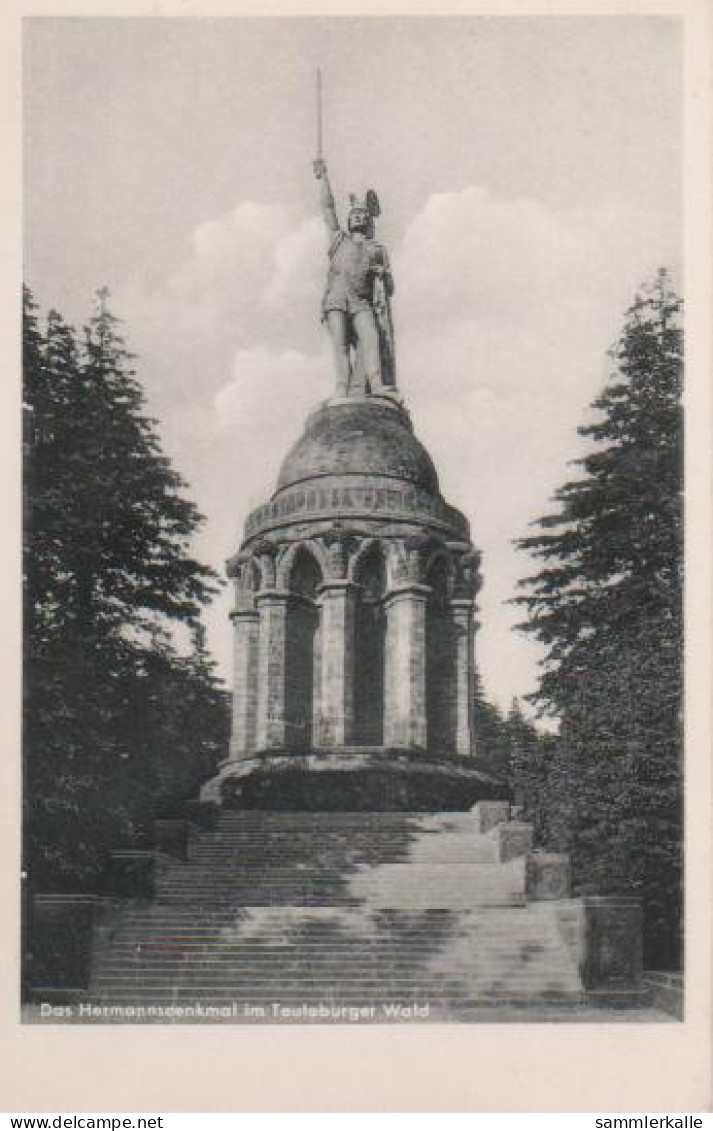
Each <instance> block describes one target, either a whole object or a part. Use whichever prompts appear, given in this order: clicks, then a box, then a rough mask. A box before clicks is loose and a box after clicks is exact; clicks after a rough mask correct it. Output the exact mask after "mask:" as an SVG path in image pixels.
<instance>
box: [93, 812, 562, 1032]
mask: <svg viewBox="0 0 713 1131" xmlns="http://www.w3.org/2000/svg"><path fill="white" fill-rule="evenodd" d="M496 832H497V830H493V831H492V832H490V833H486V834H484V835H481V834H479V833H478V831H477V826H476V821H475V817H474V814H472V813H442V814H422V813H419V814H414V813H396V812H394V813H336V812H332V813H326V812H322V813H317V812H315V813H305V812H299V813H296V812H280V813H278V812H264V811H261V812H256V811H252V812H249V811H248V812H239V813H238V812H232V813H223V814H222V815H221V816H220V817H219V819H218V823H217V825H216V827H215V828H214V829H213V830H211V831H207V832H203V833H201V834H200V835H198V836H197V837H196V838H195V839H194V840H193V841H192V843H191V845H190V849H189V854H188V859H187V860H186V861H179V860H173V859H169V858H166V857H163V858H162V860H161V865H160V867H159V868H158V874H157V877H156V882H155V895H154V899H153V900H151V901H147V902H144V903H134V904H133V905H131V906H125V907H124V908H123V909H122V910H121V912H120V914H118V915H117V917H116V919H115V921H114V923H113V924H112V925H111V926H110V928H108V929H104V930H103V931H102V932H100V933H99V934H98V936H97V942H96V946H95V954H94V959H93V963H92V982H91V986H90V991H89V994H88V997H89V998H90V1000H91V1001H92V1002H95V1003H100V1004H107V1003H113V1004H116V1005H122V1004H123V1005H128V1004H133V1005H137V1004H141V1005H144V1006H146V1005H154V1006H162V1007H165V1006H167V1005H174V1006H175V1005H183V1006H191V1005H193V1004H195V1003H201V1004H202V1005H204V1006H205V1005H212V1006H214V1007H217V1008H221V1009H225V1010H229V1009H231V1008H232V1009H233V1011H234V1019H241V1017H242V1018H243V1019H250V1020H268V1021H269V1020H275V1019H277V1015H276V1013H275V1010H276V1009H280V1010H282V1011H283V1013H287V1014H289V1016H290V1017H292V1016H293V1015H292V1014H291V1013H290V1011H291V1010H295V1011H297V1014H296V1015H294V1018H293V1019H300V1020H305V1019H318V1020H319V1019H326V1018H323V1017H316V1018H313V1017H312V1018H310V1017H307V1016H304V1015H301V1014H300V1012H299V1011H300V1010H303V1011H304V1010H305V1009H307V1007H311V1008H313V1010H317V1011H319V1009H320V1008H321V1009H322V1012H324V1009H325V1008H335V1009H336V1008H347V1007H350V1006H353V1007H354V1008H362V1009H365V1010H367V1011H369V1010H370V1011H371V1013H370V1014H369V1016H370V1017H371V1018H372V1019H374V1020H377V1021H386V1020H389V1019H397V1020H398V1019H399V1018H400V1017H402V1016H403V1017H408V1016H409V1010H410V1009H413V1007H414V1006H416V1007H417V1009H420V1010H421V1014H420V1016H421V1017H422V1018H423V1019H426V1017H428V1019H430V1020H446V1019H458V1018H467V1016H468V1012H469V1010H471V1009H473V1008H474V1007H477V1006H478V1005H483V1004H484V1003H501V1004H502V1003H510V1004H517V1003H521V1004H527V1003H535V1002H539V1003H542V1002H549V1003H553V1002H554V1003H560V1004H567V1005H571V1004H577V1003H580V1002H581V1001H582V999H583V988H582V984H581V979H580V973H579V969H578V960H577V946H576V939H575V938H574V937H573V928H572V924H571V923H570V922H569V921H568V919H567V916H566V914H563V913H562V908H563V906H564V904H563V902H562V901H555V902H549V903H548V902H539V903H538V902H536V903H528V902H527V901H526V899H525V866H524V865H525V861H524V857H519V858H516V859H514V860H510V861H507V862H505V863H500V862H498V853H497V840H496V836H495V834H496ZM565 903H566V901H565ZM424 1007H425V1008H426V1012H425V1014H424V1013H423V1009H424ZM392 1008H396V1010H397V1013H396V1015H395V1016H394V1015H393V1014H390V1012H389V1011H390V1009H392ZM399 1010H401V1011H402V1012H401V1013H399V1012H398V1011H399ZM403 1011H405V1013H404V1012H403ZM280 1018H281V1019H285V1018H284V1017H283V1014H280ZM287 1019H289V1017H288V1018H287ZM329 1019H337V1018H336V1017H331V1018H329Z"/></svg>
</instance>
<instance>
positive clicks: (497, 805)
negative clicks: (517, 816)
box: [472, 801, 510, 836]
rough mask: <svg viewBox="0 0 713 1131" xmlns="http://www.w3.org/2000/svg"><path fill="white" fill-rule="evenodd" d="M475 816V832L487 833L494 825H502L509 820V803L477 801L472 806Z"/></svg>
mask: <svg viewBox="0 0 713 1131" xmlns="http://www.w3.org/2000/svg"><path fill="white" fill-rule="evenodd" d="M472 811H473V815H474V816H475V830H476V832H478V833H480V834H481V836H482V834H483V833H489V832H490V830H491V829H494V828H495V826H496V825H502V824H503V823H504V822H506V821H509V820H510V802H509V801H479V802H478V804H477V805H474V806H473V810H472Z"/></svg>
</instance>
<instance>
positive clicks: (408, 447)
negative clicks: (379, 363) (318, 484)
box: [277, 397, 439, 496]
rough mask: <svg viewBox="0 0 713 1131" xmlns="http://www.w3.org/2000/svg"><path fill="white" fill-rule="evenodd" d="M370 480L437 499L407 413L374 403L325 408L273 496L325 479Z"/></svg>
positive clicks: (294, 451) (430, 468) (434, 479)
mask: <svg viewBox="0 0 713 1131" xmlns="http://www.w3.org/2000/svg"><path fill="white" fill-rule="evenodd" d="M348 475H360V476H364V475H373V476H384V477H386V478H390V479H396V480H399V481H400V482H402V483H408V484H411V485H413V486H414V487H419V488H420V489H421V490H423V491H427V492H428V493H429V494H431V495H436V496H437V495H438V494H439V488H438V475H437V474H436V469H435V467H434V465H433V460H432V459H431V457H430V456H429V454H428V452H427V451H426V449H425V448H424V446H423V444H421V443H420V442H419V441H418V440H417V439H416V437H415V436H414V434H413V430H412V427H411V422H410V420H409V417H408V415H407V413H406V412H405V411H404V410H403V409H401V408H400V407H399V406H398V405H396V404H394V403H393V402H389V401H386V400H385V399H382V398H378V397H368V398H363V399H356V398H354V399H344V400H340V401H331V402H327V403H326V404H324V405H323V406H322V407H321V408H320V409H318V410H317V412H315V413H313V414H312V415H311V416H310V417H309V418H308V420H307V424H306V427H305V431H304V433H303V435H302V436H301V437H300V439H299V440H298V441H297V443H296V444H295V445H294V446H293V447H292V448H291V449H290V451H289V452H288V453H287V456H286V458H285V460H284V462H283V464H282V468H281V470H280V475H279V478H278V482H277V493H278V494H279V493H280V492H281V491H284V490H286V489H287V488H289V487H293V486H294V485H296V484H298V483H303V482H305V481H306V480H314V479H321V478H324V477H326V476H339V477H341V476H348Z"/></svg>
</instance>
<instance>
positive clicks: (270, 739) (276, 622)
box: [255, 589, 290, 750]
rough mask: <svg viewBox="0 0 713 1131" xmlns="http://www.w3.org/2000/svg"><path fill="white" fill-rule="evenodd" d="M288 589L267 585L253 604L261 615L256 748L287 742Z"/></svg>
mask: <svg viewBox="0 0 713 1131" xmlns="http://www.w3.org/2000/svg"><path fill="white" fill-rule="evenodd" d="M289 599H290V595H289V593H283V592H282V591H279V590H276V589H267V590H263V592H261V593H258V594H257V596H256V598H255V604H256V606H257V609H258V615H259V618H260V625H259V647H258V665H257V671H258V676H257V735H256V737H257V749H258V750H274V749H279V748H280V747H283V746H285V745H286V741H287V728H286V725H285V648H286V643H287V642H286V630H287V602H288V601H289Z"/></svg>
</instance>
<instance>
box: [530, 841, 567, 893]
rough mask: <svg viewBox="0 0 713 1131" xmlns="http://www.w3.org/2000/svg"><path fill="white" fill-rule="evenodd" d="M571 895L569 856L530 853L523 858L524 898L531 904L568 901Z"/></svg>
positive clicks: (550, 853)
mask: <svg viewBox="0 0 713 1131" xmlns="http://www.w3.org/2000/svg"><path fill="white" fill-rule="evenodd" d="M570 895H571V868H570V863H569V856H566V855H564V854H561V853H553V852H531V853H529V854H528V855H527V856H526V858H525V896H526V898H527V899H528V901H530V902H532V903H537V902H540V901H541V900H545V899H568V898H569V896H570Z"/></svg>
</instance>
